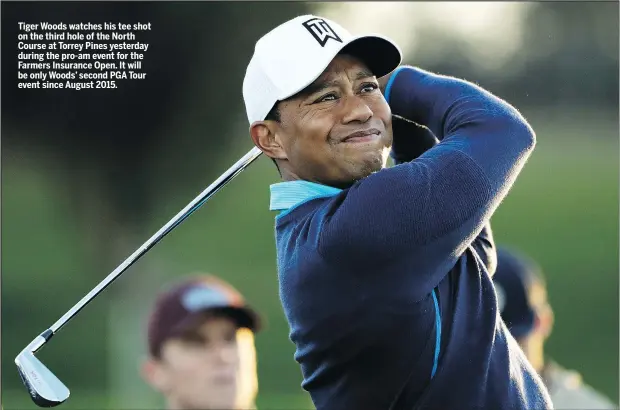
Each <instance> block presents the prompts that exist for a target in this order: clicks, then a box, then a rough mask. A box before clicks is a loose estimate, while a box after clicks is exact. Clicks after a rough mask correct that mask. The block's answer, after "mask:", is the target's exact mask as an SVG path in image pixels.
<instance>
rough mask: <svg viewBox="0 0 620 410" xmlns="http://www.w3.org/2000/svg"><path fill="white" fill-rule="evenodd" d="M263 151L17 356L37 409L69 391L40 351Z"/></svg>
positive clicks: (225, 176)
mask: <svg viewBox="0 0 620 410" xmlns="http://www.w3.org/2000/svg"><path fill="white" fill-rule="evenodd" d="M261 153H262V152H261V151H260V150H259V149H258V148H256V147H254V148H252V150H250V151H249V152H248V153H247V154H246V155H245V156H243V157H242V158H241V159H240V160H239V161H237V162H236V163H235V164H234V165H233V166H231V167H230V168H228V170H227V171H226V172H224V173H223V174H222V175H221V176H220V177H219V178H218V179H216V180H215V182H213V183H212V184H211V185H209V186H208V187H207V188H206V189H205V190H204V191H202V193H200V195H198V196H197V197H196V198H195V199H194V200H193V201H192V202H190V203H189V204H188V205H187V206H186V207H185V208H183V209H182V210H181V211H180V212H179V213H178V214H177V215H176V216H175V217H174V218H172V219H171V220H170V221H169V222H168V223H167V224H166V225H164V226H163V227H162V228H161V229H160V230H159V231H157V232H156V233H155V234H154V235H153V236H152V237H151V238H150V239H149V240H147V241H146V242H145V243H144V244H142V246H140V247H139V248H138V249H137V250H136V251H135V252H134V253H133V254H132V255H131V256H129V257H128V258H127V259H126V260H125V261H124V262H123V263H121V264H120V265H119V266H118V267H117V268H116V269H114V271H113V272H112V273H110V274H109V275H108V276H107V277H106V278H105V279H104V280H103V281H101V282H100V283H99V284H98V285H97V286H96V287H95V288H94V289H93V290H91V291H90V292H88V294H87V295H86V296H84V297H83V298H82V299H81V300H80V301H79V302H78V303H76V304H75V306H73V307H72V308H71V309H69V311H68V312H67V313H65V314H64V315H63V316H62V317H61V318H60V319H58V320H57V321H56V323H54V324H53V325H52V326H51V327H50V328H49V329H47V330H45V331H44V332H43V333H41V334H40V335H39V336H37V337H36V338H35V339H34V340H33V341H32V342H31V343H30V344H29V345H28V346H26V348H24V350H22V351H21V352H20V353H19V355H17V357H16V358H15V364H16V365H17V370H18V372H19V375H20V377H21V379H22V382H23V383H24V385H25V386H26V388H27V389H28V392H29V393H30V397H31V398H32V400H33V401H34V403H35V404H36V405H38V406H39V407H54V406H57V405H59V404H61V403H62V402H64V401H65V400H67V399H68V398H69V389H68V388H67V386H65V385H64V384H63V383H62V382H61V381H60V380H59V379H58V378H57V377H56V376H55V375H54V373H52V372H51V371H50V370H49V369H48V368H47V367H45V365H44V364H43V363H42V362H41V361H40V360H39V359H37V358H36V357H35V355H34V354H35V353H36V352H37V351H39V350H40V349H41V348H42V347H43V346H44V345H45V344H46V343H47V342H49V340H50V339H51V338H52V336H54V335H55V334H56V333H58V331H59V330H60V329H61V328H62V327H63V326H64V325H66V324H67V322H68V321H69V320H71V318H73V317H74V316H75V315H76V314H78V312H79V311H80V310H82V308H84V306H86V305H87V304H88V303H89V302H90V301H91V300H93V299H94V298H95V297H96V296H97V295H98V294H99V293H101V292H102V291H103V290H104V289H105V288H106V287H108V285H110V284H111V283H112V282H113V281H114V280H115V279H116V278H118V277H119V276H120V275H121V274H122V273H123V272H125V271H126V270H127V268H129V267H130V266H131V265H133V264H134V263H135V262H136V261H137V260H138V259H140V257H142V256H143V255H144V254H145V253H146V252H148V251H149V250H150V249H151V248H152V247H153V246H155V244H157V243H158V242H159V241H160V240H161V239H162V238H163V237H164V236H166V235H167V234H169V233H170V232H171V231H172V230H173V229H174V228H176V227H177V226H179V224H181V222H183V221H184V220H185V219H187V217H189V216H190V215H191V214H192V213H193V212H194V211H196V210H197V209H198V208H200V206H202V205H203V204H204V203H205V202H206V201H207V200H208V199H209V198H210V197H211V196H212V195H213V194H215V193H216V192H217V191H219V190H220V189H221V188H222V187H224V185H226V184H227V183H228V182H230V181H231V180H232V179H233V178H234V177H236V176H237V175H238V174H239V173H240V172H241V171H243V170H244V169H245V168H246V167H247V166H248V165H250V164H251V163H252V162H253V161H254V160H255V159H257V158H258V157H259V156H260V154H261Z"/></svg>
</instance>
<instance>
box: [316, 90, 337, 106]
mask: <svg viewBox="0 0 620 410" xmlns="http://www.w3.org/2000/svg"><path fill="white" fill-rule="evenodd" d="M335 99H336V94H334V93H330V94H325V95H324V96H322V97H319V98H318V99H317V100H316V101H315V102H314V103H315V104H316V103H321V102H325V101H333V100H335Z"/></svg>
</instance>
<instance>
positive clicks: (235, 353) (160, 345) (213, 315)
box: [141, 275, 260, 410]
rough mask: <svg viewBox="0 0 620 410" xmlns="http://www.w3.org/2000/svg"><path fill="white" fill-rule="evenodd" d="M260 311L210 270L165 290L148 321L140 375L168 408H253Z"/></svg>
mask: <svg viewBox="0 0 620 410" xmlns="http://www.w3.org/2000/svg"><path fill="white" fill-rule="evenodd" d="M259 328H260V317H259V315H258V314H257V313H256V312H255V311H254V310H253V309H251V308H250V307H249V306H247V305H246V303H245V301H244V299H243V297H242V296H241V294H240V293H239V292H238V291H237V290H236V289H234V288H233V287H232V286H231V285H230V284H228V283H227V282H225V281H223V280H221V279H219V278H217V277H215V276H212V275H192V276H191V277H189V278H186V279H185V280H183V281H181V282H179V283H176V284H174V285H173V286H172V287H170V288H168V289H166V290H164V291H163V292H162V293H161V294H160V295H159V296H158V298H157V301H156V303H155V306H154V309H153V311H152V313H151V315H150V319H149V322H148V355H149V356H148V358H147V359H146V360H145V361H144V362H143V363H142V368H141V370H142V376H143V378H144V379H145V380H146V382H147V383H148V384H150V385H151V386H152V387H153V388H154V389H155V390H157V391H158V392H160V393H161V394H162V395H163V396H164V398H165V400H166V404H167V408H168V409H170V410H194V409H204V410H208V409H218V410H225V409H244V410H246V409H255V408H256V406H255V399H256V395H257V393H258V381H257V368H256V367H257V366H256V350H255V345H254V334H255V333H256V332H257V331H258V330H259Z"/></svg>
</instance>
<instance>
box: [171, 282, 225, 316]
mask: <svg viewBox="0 0 620 410" xmlns="http://www.w3.org/2000/svg"><path fill="white" fill-rule="evenodd" d="M181 304H182V305H183V307H184V308H185V309H186V310H188V311H190V312H195V311H198V310H201V309H205V308H211V307H217V306H227V305H228V304H229V303H228V299H226V296H225V295H223V294H222V293H221V292H218V291H216V290H214V289H211V288H207V287H195V288H192V289H190V290H188V291H187V292H185V294H184V295H183V297H182V298H181Z"/></svg>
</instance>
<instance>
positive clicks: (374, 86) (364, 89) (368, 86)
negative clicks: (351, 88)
mask: <svg viewBox="0 0 620 410" xmlns="http://www.w3.org/2000/svg"><path fill="white" fill-rule="evenodd" d="M377 88H379V86H378V85H377V84H375V83H367V84H364V85H363V86H362V92H366V93H371V92H373V91H374V90H376V89H377Z"/></svg>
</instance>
